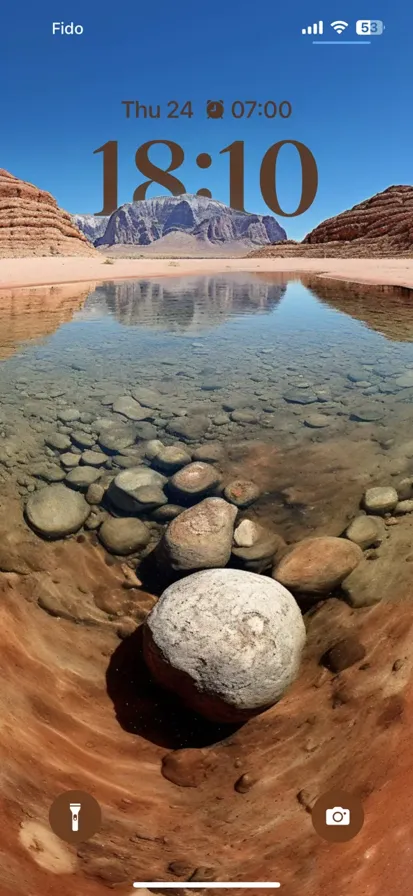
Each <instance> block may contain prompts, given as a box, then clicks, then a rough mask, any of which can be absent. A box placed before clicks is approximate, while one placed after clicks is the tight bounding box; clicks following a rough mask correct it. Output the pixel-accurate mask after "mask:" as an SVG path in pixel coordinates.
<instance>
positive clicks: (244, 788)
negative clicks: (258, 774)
mask: <svg viewBox="0 0 413 896" xmlns="http://www.w3.org/2000/svg"><path fill="white" fill-rule="evenodd" d="M256 783H257V779H256V778H253V777H252V775H248V774H243V775H241V777H240V778H238V780H237V781H235V784H234V790H236V791H237V793H248V791H249V790H251V788H252V787H254V784H256Z"/></svg>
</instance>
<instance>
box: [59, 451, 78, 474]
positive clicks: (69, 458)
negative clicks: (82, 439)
mask: <svg viewBox="0 0 413 896" xmlns="http://www.w3.org/2000/svg"><path fill="white" fill-rule="evenodd" d="M80 457H81V455H80V454H74V452H73V451H66V452H65V453H64V454H61V455H60V463H61V464H62V466H63V467H66V468H67V469H69V470H70V469H72V467H77V466H78V464H79V461H80Z"/></svg>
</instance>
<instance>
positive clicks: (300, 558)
mask: <svg viewBox="0 0 413 896" xmlns="http://www.w3.org/2000/svg"><path fill="white" fill-rule="evenodd" d="M362 557H363V552H362V550H361V548H360V547H359V546H358V545H357V544H354V543H353V542H352V541H348V540H347V539H346V538H336V537H334V536H332V535H324V536H320V537H318V538H304V539H303V541H300V542H298V544H296V545H294V546H293V547H292V549H291V550H290V551H288V553H287V554H285V556H284V557H282V558H281V560H280V562H279V563H278V564H277V565H276V566H275V568H274V569H273V573H272V575H273V578H274V579H276V580H277V582H281V584H282V585H285V587H286V588H291V590H292V591H297V592H308V593H314V594H328V593H329V592H330V591H332V589H333V588H336V587H337V586H338V585H340V583H341V582H342V581H343V579H345V578H346V577H347V576H348V575H350V573H351V572H352V571H353V569H355V568H356V566H357V565H358V563H359V562H360V560H361V559H362Z"/></svg>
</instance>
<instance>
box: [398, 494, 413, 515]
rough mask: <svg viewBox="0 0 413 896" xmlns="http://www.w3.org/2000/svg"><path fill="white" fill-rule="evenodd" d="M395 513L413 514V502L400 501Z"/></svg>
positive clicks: (410, 500)
mask: <svg viewBox="0 0 413 896" xmlns="http://www.w3.org/2000/svg"><path fill="white" fill-rule="evenodd" d="M394 513H397V514H399V513H413V500H412V499H411V498H410V499H407V500H405V501H399V502H398V503H397V504H396V507H395V508H394Z"/></svg>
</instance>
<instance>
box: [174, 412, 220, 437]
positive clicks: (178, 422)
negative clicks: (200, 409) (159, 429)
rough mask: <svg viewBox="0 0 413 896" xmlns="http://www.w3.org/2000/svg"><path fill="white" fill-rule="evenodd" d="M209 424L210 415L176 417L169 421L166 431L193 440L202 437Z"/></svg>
mask: <svg viewBox="0 0 413 896" xmlns="http://www.w3.org/2000/svg"><path fill="white" fill-rule="evenodd" d="M209 426H210V422H209V420H208V417H204V416H201V415H197V414H195V415H194V416H193V417H175V418H174V419H173V420H170V422H169V423H168V425H167V427H166V431H167V432H168V433H170V434H171V435H173V436H178V437H179V438H180V439H184V441H188V442H192V441H198V440H199V439H202V437H203V436H204V435H205V433H206V432H207V430H208V429H209Z"/></svg>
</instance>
